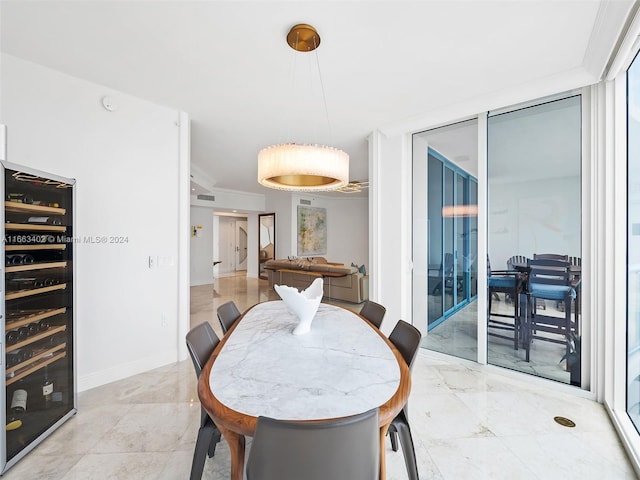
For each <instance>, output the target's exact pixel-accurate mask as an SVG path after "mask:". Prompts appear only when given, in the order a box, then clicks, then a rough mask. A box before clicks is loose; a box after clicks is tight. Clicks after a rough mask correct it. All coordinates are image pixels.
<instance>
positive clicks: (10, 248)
mask: <svg viewBox="0 0 640 480" xmlns="http://www.w3.org/2000/svg"><path fill="white" fill-rule="evenodd" d="M66 248H67V246H66V245H65V244H64V243H41V244H36V245H5V247H4V251H5V252H22V251H25V250H29V251H32V250H65V249H66Z"/></svg>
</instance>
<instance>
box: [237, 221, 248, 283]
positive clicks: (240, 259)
mask: <svg viewBox="0 0 640 480" xmlns="http://www.w3.org/2000/svg"><path fill="white" fill-rule="evenodd" d="M247 236H248V235H247V221H246V220H237V221H236V271H239V270H246V269H247Z"/></svg>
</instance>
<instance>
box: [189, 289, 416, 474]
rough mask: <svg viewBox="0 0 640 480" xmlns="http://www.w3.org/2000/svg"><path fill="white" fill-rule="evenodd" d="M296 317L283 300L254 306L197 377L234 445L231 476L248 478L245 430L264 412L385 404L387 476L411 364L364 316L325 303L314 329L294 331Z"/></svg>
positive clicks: (346, 410)
mask: <svg viewBox="0 0 640 480" xmlns="http://www.w3.org/2000/svg"><path fill="white" fill-rule="evenodd" d="M296 323H297V319H296V317H295V316H294V315H293V314H291V313H290V312H289V311H288V310H287V307H286V305H285V304H284V302H282V301H271V302H264V303H259V304H257V305H255V306H253V307H251V308H250V309H248V310H247V311H246V312H245V313H244V314H243V316H242V317H241V318H240V319H239V320H238V321H237V322H236V323H235V324H234V326H233V327H232V328H231V329H230V330H229V331H228V332H227V334H226V335H225V336H224V337H223V338H222V340H221V342H220V343H219V345H218V346H217V347H216V349H215V350H214V352H213V354H212V355H211V358H210V359H209V360H208V361H207V363H206V365H205V367H204V368H203V370H202V373H201V375H200V379H199V381H198V396H199V397H200V402H201V404H202V406H203V407H204V408H205V410H206V411H207V412H208V413H209V415H210V416H211V418H212V419H213V421H214V422H215V424H216V425H217V426H218V428H219V429H220V432H221V433H222V435H223V436H224V438H225V439H226V440H227V442H228V444H229V449H230V451H231V478H232V479H233V480H242V478H243V466H244V453H245V436H253V434H254V431H255V427H256V422H257V419H258V416H266V417H271V418H276V419H279V420H292V421H300V422H307V421H319V420H328V419H335V418H342V417H348V416H351V415H355V414H358V413H362V412H366V411H368V410H370V409H372V408H376V407H377V408H378V412H379V424H380V439H379V440H380V447H381V449H380V450H381V451H380V478H381V479H384V478H385V455H384V452H385V448H384V441H385V435H386V433H387V430H388V428H389V424H390V423H391V421H392V420H393V419H394V418H395V416H396V415H397V414H398V413H399V412H400V410H401V409H402V407H403V406H404V405H405V403H406V401H407V398H408V397H409V392H410V389H411V376H410V372H409V368H408V367H407V364H406V363H405V361H404V359H403V358H402V355H401V354H400V352H399V351H398V350H397V349H396V348H395V347H394V346H393V344H392V343H391V342H390V341H389V340H388V339H387V338H386V337H385V336H384V335H383V334H382V333H381V332H380V331H379V330H378V329H377V328H375V327H374V326H372V325H371V324H370V323H369V322H368V321H367V320H366V319H365V318H364V317H361V316H360V315H358V314H357V313H354V312H352V311H350V310H347V309H345V308H341V307H337V306H334V305H329V304H325V303H321V304H320V307H319V308H318V312H317V313H316V315H315V317H314V320H313V323H312V326H311V331H310V332H309V333H307V334H305V335H293V334H292V333H291V332H292V331H293V329H294V327H295V326H296Z"/></svg>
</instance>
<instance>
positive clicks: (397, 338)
mask: <svg viewBox="0 0 640 480" xmlns="http://www.w3.org/2000/svg"><path fill="white" fill-rule="evenodd" d="M421 338H422V335H421V334H420V331H419V330H418V329H417V328H416V327H414V326H413V325H411V324H409V323H407V322H405V321H404V320H398V323H397V324H396V326H395V327H394V328H393V331H392V332H391V335H389V340H390V341H391V343H393V344H394V345H395V347H396V348H397V349H398V351H399V352H400V354H401V355H402V358H404V361H405V362H407V365H408V367H409V369H410V370H411V369H412V368H413V361H414V360H415V358H416V354H417V353H418V347H419V346H420V340H421ZM397 436H399V437H400V443H401V444H402V453H403V454H404V463H405V464H406V466H407V474H408V475H409V480H418V464H417V462H416V453H415V449H414V446H413V437H412V436H411V428H410V427H409V411H408V404H405V405H404V407H403V408H402V410H401V411H400V413H399V414H398V415H396V418H394V419H393V421H392V422H391V425H390V426H389V437H390V438H391V448H392V449H393V451H394V452H397V451H398V438H397Z"/></svg>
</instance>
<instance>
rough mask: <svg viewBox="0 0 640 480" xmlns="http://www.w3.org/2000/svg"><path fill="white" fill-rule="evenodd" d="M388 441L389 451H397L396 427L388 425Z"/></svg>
mask: <svg viewBox="0 0 640 480" xmlns="http://www.w3.org/2000/svg"><path fill="white" fill-rule="evenodd" d="M389 439H391V450H393V451H394V452H397V451H398V431H397V430H396V427H395V426H394V425H393V424H391V425H389Z"/></svg>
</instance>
